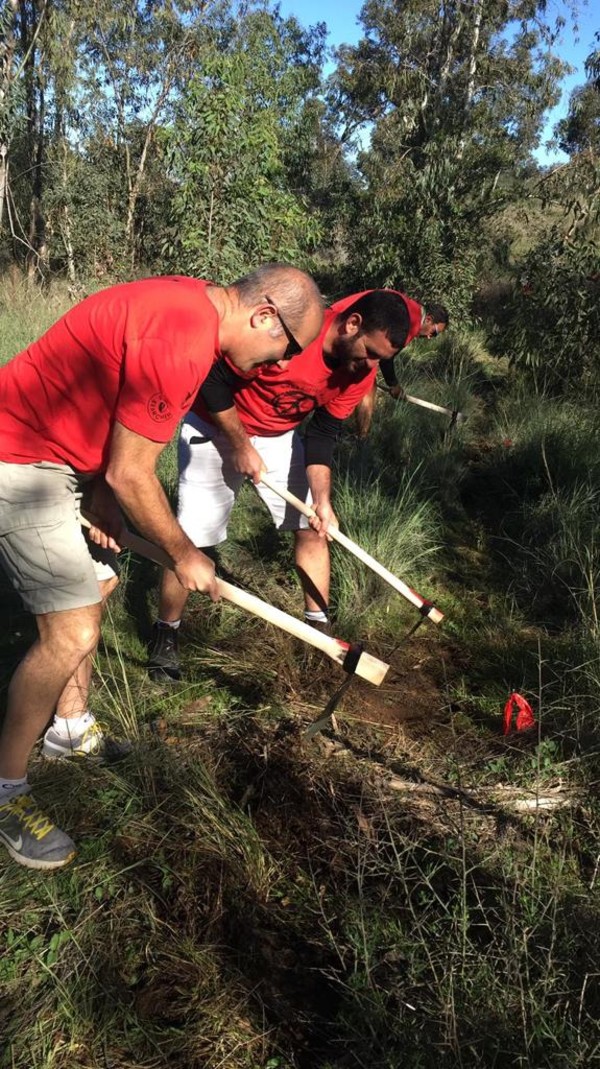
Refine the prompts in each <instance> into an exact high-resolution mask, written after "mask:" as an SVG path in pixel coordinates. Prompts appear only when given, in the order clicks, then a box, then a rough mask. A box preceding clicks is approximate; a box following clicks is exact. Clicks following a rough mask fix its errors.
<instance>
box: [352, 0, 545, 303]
mask: <svg viewBox="0 0 600 1069" xmlns="http://www.w3.org/2000/svg"><path fill="white" fill-rule="evenodd" d="M543 8H544V5H543V4H533V5H532V4H529V3H519V4H517V5H516V6H515V5H513V7H512V8H511V9H510V12H509V11H508V9H507V8H506V6H505V5H503V4H496V3H493V4H485V5H483V4H472V5H467V6H464V5H463V6H460V5H458V6H457V5H455V4H453V3H443V4H442V5H438V4H434V3H430V2H429V0H427V2H426V3H423V2H422V0H419V2H417V0H413V2H410V3H407V4H402V5H401V6H398V5H396V4H394V3H391V2H389V0H370V2H369V3H367V4H365V6H364V8H363V11H362V21H363V25H364V27H365V31H366V32H365V37H364V38H363V39H362V40H361V41H360V42H359V44H358V45H357V46H356V47H355V48H349V47H344V48H343V49H340V52H339V56H338V69H337V71H336V73H335V75H334V79H333V89H334V98H333V99H334V106H336V107H338V108H339V110H340V112H341V120H340V123H341V128H342V129H344V124H345V125H346V129H348V128H349V129H351V130H355V129H356V128H358V129H362V128H364V124H366V123H371V124H373V129H372V133H371V144H370V147H369V149H368V150H364V151H363V152H362V153H361V155H360V156H359V166H360V169H361V171H362V175H363V179H364V182H363V188H362V192H361V194H360V195H359V196H358V197H357V201H356V212H355V215H354V219H353V228H352V236H353V241H352V247H351V248H350V249H349V256H350V264H349V267H348V274H349V277H350V278H352V280H353V281H354V279H359V280H363V279H365V278H370V279H371V280H372V281H376V282H377V283H378V284H380V285H381V284H386V285H400V284H404V285H405V287H406V289H407V290H408V291H409V292H415V291H416V292H417V293H420V294H421V295H423V296H432V295H433V294H435V295H436V296H437V297H438V298H442V299H444V300H445V302H446V303H447V304H448V305H449V307H450V308H451V310H452V311H453V312H454V313H455V314H459V315H461V316H462V317H465V316H466V315H468V311H469V307H470V301H471V296H472V292H473V289H474V283H475V278H476V269H477V258H478V252H479V246H480V242H481V225H482V221H483V220H485V219H487V218H489V217H490V216H493V215H494V214H495V213H496V212H497V211H498V209H499V207H500V206H501V205H503V204H504V203H505V202H506V201H507V200H510V199H513V198H514V197H515V196H516V195H518V193H517V191H518V189H519V188H520V186H521V181H522V169H523V166H524V165H526V164H527V163H528V160H529V153H530V152H531V149H532V148H533V147H535V145H536V143H537V137H538V136H539V131H540V129H541V124H542V120H543V114H544V111H545V109H546V108H547V107H548V106H549V105H550V104H552V103H554V102H555V101H556V99H557V80H558V77H559V75H560V73H561V71H562V69H563V68H562V65H561V63H560V62H559V60H558V59H557V57H556V56H555V55H554V54H553V53H552V51H551V44H552V33H551V30H550V27H549V26H548V25H547V24H545V23H544V20H543V17H541V16H543ZM538 16H540V17H538ZM514 20H521V21H520V24H519V27H518V29H515V25H516V23H515V21H514ZM539 49H542V50H543V54H544V62H543V64H540V63H539ZM336 90H337V93H336V92H335V91H336ZM500 179H502V180H501V181H499V180H500Z"/></svg>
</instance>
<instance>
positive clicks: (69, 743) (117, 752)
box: [42, 720, 133, 765]
mask: <svg viewBox="0 0 600 1069" xmlns="http://www.w3.org/2000/svg"><path fill="white" fill-rule="evenodd" d="M132 749H133V746H132V744H131V742H129V740H128V739H123V740H118V739H111V737H110V736H109V735H105V733H104V731H103V730H102V728H101V726H100V724H99V723H98V722H97V721H96V720H94V721H93V722H92V723H91V724H90V725H89V727H87V728H86V729H85V731H83V732H82V734H81V735H72V736H71V737H70V738H68V739H65V737H64V735H59V734H58V732H57V731H55V730H54V728H53V727H49V728H48V730H47V731H46V734H45V735H44V742H43V745H42V756H43V757H49V758H58V757H84V758H87V760H88V761H94V762H96V763H97V764H99V765H111V764H114V762H115V761H120V760H121V759H122V758H123V757H127V755H128V754H130V753H131V751H132Z"/></svg>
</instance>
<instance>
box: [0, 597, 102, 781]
mask: <svg viewBox="0 0 600 1069" xmlns="http://www.w3.org/2000/svg"><path fill="white" fill-rule="evenodd" d="M101 611H102V610H101V606H100V604H97V605H86V606H84V607H83V608H80V609H66V610H65V611H64V612H51V613H44V614H43V615H40V616H38V617H36V622H37V627H38V633H39V637H38V639H37V641H36V642H34V644H33V646H32V647H31V649H30V650H29V651H28V653H27V654H26V656H25V657H24V659H23V660H22V661H21V664H20V665H19V667H18V668H17V670H16V672H15V674H14V676H13V677H12V679H11V682H10V686H9V688H8V707H7V712H6V718H5V721H4V727H3V729H2V734H1V736H0V778H4V779H7V780H17V779H21V778H22V777H24V776H26V774H27V764H28V761H29V757H30V754H31V751H32V749H33V747H34V745H35V742H36V740H37V739H38V737H39V735H40V734H41V732H42V730H43V729H44V727H45V726H46V724H47V723H48V721H49V720H50V718H51V716H52V713H53V712H54V709H55V708H56V705H57V703H58V701H59V699H60V697H61V695H62V693H63V691H64V690H65V687H66V686H67V684H68V682H69V680H70V679H71V677H72V676H73V675H74V674H75V673H76V672H77V670H78V668H79V666H80V665H81V663H82V661H84V660H85V658H86V657H88V656H89V655H90V653H91V652H92V651H93V650H94V649H95V648H96V645H97V643H98V638H99V636H100V618H101Z"/></svg>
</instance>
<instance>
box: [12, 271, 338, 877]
mask: <svg viewBox="0 0 600 1069" xmlns="http://www.w3.org/2000/svg"><path fill="white" fill-rule="evenodd" d="M322 317H323V310H322V302H321V298H320V295H319V292H318V290H317V288H316V286H315V284H314V282H313V280H312V279H311V278H310V277H309V276H308V275H306V274H304V272H302V271H298V270H297V269H296V268H293V267H287V266H285V265H281V264H270V265H266V266H264V267H262V268H259V269H258V270H257V271H255V272H254V273H253V274H251V275H248V276H247V277H246V278H243V279H240V280H239V281H238V282H236V283H233V284H232V285H231V286H227V287H220V286H214V285H212V284H211V283H207V282H200V281H198V280H196V279H190V278H183V277H179V276H174V277H170V278H153V279H146V280H144V281H140V282H131V283H127V284H125V285H121V286H113V287H111V288H109V289H107V290H104V291H102V292H100V293H96V294H94V296H92V297H88V298H87V300H85V301H82V302H81V304H78V305H77V306H76V307H74V308H72V309H71V311H69V312H67V314H66V315H65V316H63V318H62V319H61V320H59V322H58V323H56V324H55V325H54V326H53V327H51V328H50V330H49V331H48V332H47V333H46V334H45V335H44V336H43V337H42V338H40V339H39V341H37V342H34V343H33V344H32V345H30V346H29V347H28V348H27V349H25V350H24V351H23V352H22V353H20V354H19V355H18V356H16V357H15V358H14V359H13V360H12V361H11V362H10V363H9V364H7V365H6V366H5V367H4V368H2V369H0V409H1V410H2V420H1V423H0V563H2V565H3V566H4V570H5V571H6V573H7V575H8V577H9V578H10V580H11V582H12V583H13V585H14V587H15V588H16V589H17V590H18V591H19V593H20V594H21V597H22V599H23V602H24V604H25V606H26V608H28V609H29V610H30V611H31V612H32V613H34V614H35V616H36V622H37V625H38V632H39V637H38V640H37V641H36V642H35V643H34V645H33V646H32V647H31V649H30V650H29V652H28V653H27V656H26V657H25V659H24V660H23V661H22V662H21V664H20V665H19V667H18V669H17V671H16V672H15V674H14V676H13V678H12V680H11V683H10V687H9V695H8V708H7V713H6V718H5V722H4V728H3V731H2V735H1V737H0V841H1V842H3V843H4V845H5V846H6V847H7V849H8V851H9V853H10V854H11V855H12V857H14V859H15V860H16V861H18V862H20V863H21V864H23V865H26V866H28V867H30V868H39V869H52V868H58V867H59V866H61V865H64V864H66V863H67V862H68V861H70V859H71V858H72V857H73V855H74V845H73V843H72V841H71V839H70V838H69V837H68V836H67V835H65V834H64V833H63V832H62V831H60V830H59V829H58V828H56V827H55V826H54V825H53V824H52V822H51V821H50V820H48V819H47V818H46V817H45V816H44V814H43V813H41V812H40V810H39V809H38V807H37V805H36V804H35V802H34V801H33V799H32V797H31V795H30V793H29V787H28V784H27V764H28V760H29V756H30V753H31V750H32V747H33V745H34V743H35V741H36V739H37V738H38V736H39V734H40V732H41V731H43V729H44V728H45V727H46V725H47V723H48V721H49V720H50V718H51V717H52V715H53V713H54V714H55V717H54V721H53V723H52V726H51V727H50V728H49V729H48V731H47V732H46V734H45V736H44V747H43V752H44V753H45V754H46V755H47V756H51V757H58V756H70V755H87V754H94V755H99V756H109V754H108V747H107V740H106V739H104V737H103V735H102V732H101V731H100V729H99V728H98V725H97V724H96V723H95V721H94V718H93V717H92V716H91V714H90V713H89V712H88V710H87V695H88V689H89V683H90V672H91V662H90V655H91V654H92V653H93V651H94V650H95V648H96V645H97V642H98V638H99V630H100V618H101V606H102V602H103V600H104V599H105V598H106V596H107V595H108V594H109V593H110V592H111V590H112V589H114V587H115V585H116V582H117V579H116V574H115V567H114V559H113V557H114V552H115V551H118V549H119V537H120V533H121V531H122V514H121V511H120V510H121V508H122V509H123V510H124V512H125V513H126V514H127V516H128V517H129V518H130V519H131V520H132V521H133V523H134V524H135V526H136V527H137V528H138V529H139V530H140V531H141V532H142V533H143V534H144V535H146V537H148V538H150V539H151V540H152V541H153V542H155V543H156V544H157V545H159V546H161V547H162V549H164V550H165V551H166V552H167V553H168V554H169V556H170V557H171V558H172V559H173V561H174V576H176V580H175V581H176V582H177V583H178V584H181V586H182V589H183V588H185V589H186V590H198V591H201V592H203V593H206V594H208V595H209V596H210V597H211V598H212V599H213V600H216V598H217V597H218V595H217V589H216V585H215V575H214V565H213V564H212V562H211V561H210V560H209V559H208V558H207V557H206V555H205V554H204V553H202V552H200V551H199V550H198V549H197V548H196V547H195V546H194V545H193V543H192V542H191V541H190V539H189V538H188V537H187V535H186V534H185V532H184V531H183V529H182V528H181V526H180V525H179V524H178V522H177V520H176V519H175V517H174V516H173V513H172V512H171V509H170V507H169V504H168V501H167V498H166V496H165V494H164V491H163V489H162V487H161V485H160V483H159V481H158V478H157V476H156V472H155V465H156V460H157V458H158V456H159V454H160V452H161V451H162V449H163V448H164V446H165V444H166V442H168V441H169V439H170V438H171V437H172V435H173V433H174V431H175V429H176V427H177V425H178V423H179V421H180V419H181V417H182V416H183V415H184V414H185V412H186V411H187V410H188V408H189V407H190V405H191V403H192V401H193V399H194V397H195V396H196V393H197V391H198V388H199V387H200V386H201V385H202V383H203V382H204V380H205V378H206V376H207V375H208V373H209V371H210V370H211V368H212V366H213V364H215V362H216V363H217V364H220V363H223V364H224V365H226V366H229V367H231V368H232V369H235V370H239V371H240V372H241V373H242V374H244V373H248V372H249V371H250V370H251V369H252V368H254V367H257V366H258V365H259V364H262V363H275V364H280V365H281V366H282V367H284V366H285V365H286V363H287V362H288V361H289V359H290V358H291V356H292V355H294V354H296V353H299V352H300V351H301V350H302V349H303V348H305V347H306V346H307V345H308V344H309V343H310V342H311V341H312V339H313V338H314V337H315V336H316V334H317V332H318V331H319V329H320V327H321V322H322ZM83 493H85V495H86V507H87V508H88V510H89V511H90V512H93V513H94V514H95V516H97V517H98V518H97V521H96V523H97V526H96V527H93V528H92V530H91V543H87V542H86V540H85V539H84V536H83V534H82V530H81V526H80V522H79V499H80V497H81V495H82V494H83Z"/></svg>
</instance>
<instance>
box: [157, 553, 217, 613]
mask: <svg viewBox="0 0 600 1069" xmlns="http://www.w3.org/2000/svg"><path fill="white" fill-rule="evenodd" d="M204 552H206V551H204ZM188 596H189V591H188V590H186V589H185V587H183V586H182V585H181V583H180V582H179V579H178V578H177V576H176V575H175V572H172V571H170V569H168V568H165V569H164V570H163V573H162V577H161V580H160V593H159V600H158V618H159V620H164V622H165V623H177V621H178V620H181V617H182V616H183V610H184V609H185V606H186V602H187V599H188Z"/></svg>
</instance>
